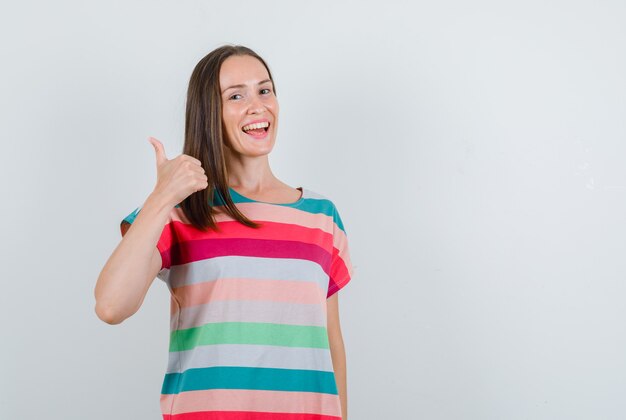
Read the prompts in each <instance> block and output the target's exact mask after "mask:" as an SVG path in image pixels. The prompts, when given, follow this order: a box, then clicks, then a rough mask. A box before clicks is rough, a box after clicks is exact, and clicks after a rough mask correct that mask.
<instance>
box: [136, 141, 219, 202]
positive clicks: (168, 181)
mask: <svg viewBox="0 0 626 420" xmlns="http://www.w3.org/2000/svg"><path fill="white" fill-rule="evenodd" d="M148 141H149V142H150V143H151V144H152V146H154V151H155V152H156V165H157V183H156V186H155V187H154V194H157V195H160V196H162V197H164V199H165V200H167V201H168V202H169V203H171V205H172V207H174V206H175V205H177V204H179V203H180V202H182V201H183V200H184V199H185V198H187V197H189V196H190V195H191V194H193V193H195V192H197V191H201V190H203V189H205V188H207V187H208V186H209V183H208V178H207V176H206V174H205V172H204V169H203V168H202V163H201V162H200V161H199V160H198V159H196V158H194V157H192V156H189V155H185V154H181V155H180V156H178V157H176V158H174V159H172V160H169V159H168V158H167V157H166V156H165V148H164V147H163V144H162V143H161V142H160V141H159V140H157V139H155V138H154V137H148Z"/></svg>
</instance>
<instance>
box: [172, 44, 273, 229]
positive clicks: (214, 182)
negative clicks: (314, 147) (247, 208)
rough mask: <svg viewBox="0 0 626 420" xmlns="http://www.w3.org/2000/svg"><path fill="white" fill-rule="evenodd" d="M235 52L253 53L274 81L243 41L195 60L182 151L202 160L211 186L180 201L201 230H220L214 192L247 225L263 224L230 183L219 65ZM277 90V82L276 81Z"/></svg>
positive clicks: (227, 210)
mask: <svg viewBox="0 0 626 420" xmlns="http://www.w3.org/2000/svg"><path fill="white" fill-rule="evenodd" d="M233 55H250V56H252V57H254V58H256V59H258V60H259V61H260V62H261V63H262V64H263V65H264V66H265V68H266V69H267V73H268V75H269V78H270V80H271V81H272V85H274V79H273V78H272V73H271V72H270V69H269V67H268V65H267V64H266V63H265V61H264V60H263V59H262V58H261V57H260V56H259V55H258V54H257V53H255V52H254V51H252V50H251V49H250V48H247V47H244V46H243V45H223V46H221V47H219V48H216V49H215V50H213V51H211V52H210V53H209V54H207V55H206V56H205V57H204V58H203V59H202V60H200V61H199V62H198V64H196V67H195V68H194V70H193V72H192V74H191V78H190V80H189V88H188V89H187V106H186V112H185V144H184V146H183V153H184V154H186V155H189V156H193V157H195V158H196V159H198V160H199V161H200V162H202V168H204V171H205V173H206V176H207V178H208V183H209V186H208V187H207V188H206V189H204V190H201V191H197V192H195V193H193V194H191V195H190V196H188V197H187V198H186V199H185V200H183V201H182V202H181V203H180V207H181V208H182V210H183V213H184V214H185V216H186V217H187V219H188V220H189V221H190V222H191V224H193V226H195V227H196V228H197V229H200V230H203V231H205V230H207V228H211V229H213V230H217V223H216V221H215V218H214V217H213V216H214V214H216V210H215V209H214V205H216V203H214V202H213V198H214V197H215V193H216V192H217V193H219V195H220V196H221V203H217V204H220V205H223V207H222V208H223V211H224V212H226V213H227V214H229V215H230V216H231V217H232V218H233V219H235V220H238V221H239V222H241V223H243V224H244V225H246V226H249V227H253V228H258V227H260V225H259V224H258V223H256V222H254V221H252V220H250V219H248V218H247V217H246V216H245V215H244V214H243V213H241V212H240V211H239V209H238V208H237V207H236V206H235V204H234V202H233V200H232V197H231V196H230V191H229V186H228V171H227V167H226V159H225V154H224V140H225V139H224V132H223V127H222V96H221V89H220V69H221V67H222V63H223V62H224V60H226V59H227V58H228V57H230V56H233ZM273 90H274V94H276V86H275V85H274V89H273Z"/></svg>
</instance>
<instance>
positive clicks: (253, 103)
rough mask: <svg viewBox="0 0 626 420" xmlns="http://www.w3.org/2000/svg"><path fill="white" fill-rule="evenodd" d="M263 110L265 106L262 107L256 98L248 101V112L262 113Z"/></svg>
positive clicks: (261, 103)
mask: <svg viewBox="0 0 626 420" xmlns="http://www.w3.org/2000/svg"><path fill="white" fill-rule="evenodd" d="M263 110H265V105H263V102H262V101H261V100H260V99H259V98H258V97H257V96H253V97H252V99H251V100H250V106H249V107H248V111H249V112H254V113H259V112H263Z"/></svg>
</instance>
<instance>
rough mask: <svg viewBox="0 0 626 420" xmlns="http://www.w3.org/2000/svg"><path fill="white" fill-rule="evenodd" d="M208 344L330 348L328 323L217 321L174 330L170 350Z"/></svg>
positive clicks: (188, 348)
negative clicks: (310, 324)
mask: <svg viewBox="0 0 626 420" xmlns="http://www.w3.org/2000/svg"><path fill="white" fill-rule="evenodd" d="M207 344H265V345H271V346H288V347H313V348H322V349H327V348H330V345H329V343H328V332H327V331H326V327H316V326H306V325H285V324H273V323H266V322H215V323H210V324H205V325H202V326H200V327H194V328H188V329H186V330H176V331H172V332H171V334H170V351H183V350H191V349H193V348H195V347H196V346H203V345H207Z"/></svg>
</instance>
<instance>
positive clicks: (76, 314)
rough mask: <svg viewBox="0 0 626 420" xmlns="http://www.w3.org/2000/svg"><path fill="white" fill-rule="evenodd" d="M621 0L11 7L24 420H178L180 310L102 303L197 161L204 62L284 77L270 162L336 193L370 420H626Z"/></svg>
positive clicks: (19, 398) (17, 403)
mask: <svg viewBox="0 0 626 420" xmlns="http://www.w3.org/2000/svg"><path fill="white" fill-rule="evenodd" d="M624 22H626V4H625V3H624V2H623V1H571V0H567V1H565V0H563V1H548V0H541V1H536V0H531V1H528V0H527V1H508V2H507V1H505V2H503V1H475V2H465V1H460V0H444V1H438V2H433V1H390V0H388V1H384V2H383V1H379V2H372V1H363V0H361V1H316V2H293V1H265V2H252V1H245V2H243V1H232V2H225V1H197V0H195V1H155V0H151V1H132V2H128V1H117V0H116V1H110V0H109V1H99V2H94V1H56V2H48V1H24V2H19V3H18V2H12V3H5V4H3V5H2V6H1V12H0V35H1V36H0V42H1V51H0V54H1V57H2V66H0V76H1V77H0V85H1V92H2V93H1V95H0V97H1V102H0V106H1V108H0V111H1V112H0V118H1V124H0V132H1V134H0V135H1V138H2V145H1V153H0V159H1V161H0V167H1V170H2V173H1V174H0V175H1V179H2V181H1V182H2V197H3V200H2V206H1V211H2V220H3V223H2V241H1V243H2V245H1V246H2V249H1V251H2V252H1V255H2V267H3V272H4V274H3V280H2V291H1V292H0V311H1V314H0V315H1V317H0V318H1V321H0V322H1V328H2V344H1V345H0V358H1V359H2V363H1V368H0V407H2V408H1V409H0V410H1V411H0V413H1V414H0V417H2V418H3V419H40V418H46V419H63V420H65V419H87V418H88V419H91V420H100V419H102V420H104V419H112V418H115V419H157V418H160V411H159V404H158V402H159V393H160V389H161V383H162V379H163V375H164V373H165V368H166V364H167V349H168V339H169V295H168V293H169V292H168V290H167V287H166V286H165V284H164V283H163V282H161V281H158V280H157V281H155V282H154V283H153V286H152V287H151V289H150V290H149V292H148V295H147V297H146V299H145V301H144V304H143V306H142V307H141V309H140V310H139V312H137V313H136V314H135V315H134V316H132V317H131V318H129V319H127V320H126V321H125V322H123V323H122V324H119V325H115V326H111V325H108V324H106V323H104V322H102V321H100V320H99V319H98V318H97V316H96V314H95V312H94V305H95V300H94V295H93V291H94V287H95V283H96V280H97V277H98V275H99V273H100V270H101V269H102V267H103V265H104V263H105V262H106V261H107V259H108V257H109V256H110V254H111V252H112V251H113V249H114V248H115V247H116V246H117V244H118V243H119V241H120V239H121V236H120V230H119V223H120V221H121V219H122V218H123V217H124V216H126V215H127V214H128V213H130V212H131V211H132V210H134V209H135V208H136V207H137V206H138V205H140V204H142V203H143V201H144V200H145V198H146V197H147V196H148V194H149V193H150V192H151V191H152V188H153V187H154V185H155V182H156V167H155V155H154V149H153V148H152V146H151V145H150V144H149V143H148V141H147V137H148V136H155V137H156V138H158V139H160V140H161V141H162V142H163V143H164V145H165V148H166V153H167V155H168V157H170V158H173V157H176V156H177V155H179V154H180V153H181V151H182V141H183V133H184V110H185V95H186V89H187V84H188V81H189V77H190V75H191V72H192V70H193V67H194V66H195V64H196V63H197V62H198V61H199V60H200V59H201V58H202V57H204V56H205V55H206V54H207V53H209V52H210V51H211V50H213V49H214V48H217V47H218V46H221V45H223V44H242V45H246V46H248V47H250V48H252V49H254V50H255V51H256V52H258V53H259V54H260V55H261V56H262V57H264V58H265V59H266V60H267V62H268V64H269V66H270V69H271V70H272V72H273V76H274V78H275V81H276V89H277V96H278V100H279V103H280V107H281V108H280V109H281V111H280V123H279V124H280V125H279V127H280V128H279V134H278V137H277V142H276V146H275V148H274V150H273V151H272V153H271V155H270V162H271V165H272V169H273V171H274V173H275V174H276V175H277V176H278V177H279V178H280V179H281V180H283V181H284V182H286V183H288V184H289V185H291V186H293V187H296V186H304V187H305V188H309V189H311V190H314V191H317V192H319V193H322V194H324V195H326V196H328V197H329V198H331V199H332V200H333V201H334V202H335V204H336V205H337V207H338V209H339V210H340V212H341V215H342V218H343V220H344V223H345V227H346V230H347V233H348V238H349V243H350V247H351V254H352V260H353V265H354V267H355V275H354V277H353V279H352V281H351V282H350V284H348V285H347V286H346V287H345V288H344V289H342V291H341V292H340V309H341V322H342V331H343V334H344V340H345V344H346V351H347V363H348V390H349V398H348V406H349V410H348V413H349V416H350V419H352V420H376V419H446V420H447V419H471V420H485V419H494V420H495V419H623V418H625V417H626V400H625V399H624V394H625V393H626V358H625V357H624V354H625V353H626V326H625V325H626V303H625V302H626V283H625V276H626V258H625V255H624V254H625V250H626V167H625V158H626V125H625V123H624V121H625V119H624V118H625V116H626V96H625V95H626V25H625V24H624Z"/></svg>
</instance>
